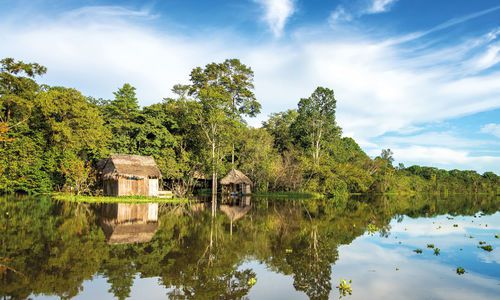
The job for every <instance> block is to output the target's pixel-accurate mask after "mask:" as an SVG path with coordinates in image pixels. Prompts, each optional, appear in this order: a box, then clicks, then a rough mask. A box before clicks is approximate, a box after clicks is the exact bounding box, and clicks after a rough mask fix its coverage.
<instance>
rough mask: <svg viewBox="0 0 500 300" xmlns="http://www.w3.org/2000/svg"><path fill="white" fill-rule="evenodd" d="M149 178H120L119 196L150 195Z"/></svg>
mask: <svg viewBox="0 0 500 300" xmlns="http://www.w3.org/2000/svg"><path fill="white" fill-rule="evenodd" d="M148 195H149V182H148V179H147V178H145V179H128V178H118V196H148Z"/></svg>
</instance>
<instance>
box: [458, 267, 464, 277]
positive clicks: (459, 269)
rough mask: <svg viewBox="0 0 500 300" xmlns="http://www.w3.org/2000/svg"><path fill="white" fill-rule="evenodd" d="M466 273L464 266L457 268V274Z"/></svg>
mask: <svg viewBox="0 0 500 300" xmlns="http://www.w3.org/2000/svg"><path fill="white" fill-rule="evenodd" d="M464 273H465V269H464V268H462V267H458V268H457V274H458V275H463V274H464Z"/></svg>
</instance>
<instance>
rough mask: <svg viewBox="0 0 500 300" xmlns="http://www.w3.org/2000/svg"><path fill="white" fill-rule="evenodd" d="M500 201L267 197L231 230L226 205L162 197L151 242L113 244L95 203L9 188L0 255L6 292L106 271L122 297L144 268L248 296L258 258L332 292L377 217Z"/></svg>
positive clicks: (178, 292)
mask: <svg viewBox="0 0 500 300" xmlns="http://www.w3.org/2000/svg"><path fill="white" fill-rule="evenodd" d="M498 209H499V206H498V201H497V200H496V199H495V198H484V197H473V198H461V197H455V198H450V199H436V198H425V197H386V196H380V197H375V198H373V197H371V198H366V197H365V198H363V197H359V199H356V200H353V199H351V200H350V201H347V202H343V203H339V202H336V201H334V200H309V201H305V202H303V201H298V200H297V201H285V202H278V201H267V200H264V199H261V200H259V201H254V202H253V203H252V208H251V210H249V211H248V212H246V214H245V216H244V217H243V218H240V219H239V220H238V221H237V222H234V223H233V234H232V236H231V226H230V223H231V220H230V218H228V216H227V215H225V214H223V213H218V214H217V215H216V216H215V217H214V218H212V216H211V209H210V207H205V206H203V205H200V204H197V205H196V206H195V207H193V208H192V209H191V208H190V207H188V206H162V207H161V208H160V214H159V222H158V224H159V225H158V230H157V231H156V233H155V234H154V236H153V238H152V239H151V240H150V241H149V242H145V243H138V244H124V245H108V244H107V243H106V239H105V236H104V234H103V232H102V229H101V228H100V227H99V226H97V225H96V224H97V222H96V216H95V215H94V214H95V213H96V212H97V211H96V210H93V209H90V207H89V206H88V205H84V204H63V203H56V202H51V201H50V200H48V199H43V198H38V199H36V200H32V199H23V200H22V201H19V200H15V199H11V198H8V199H7V198H0V232H1V233H2V234H1V235H0V263H1V264H4V265H6V266H8V267H9V268H12V269H15V270H16V271H18V272H19V273H16V272H13V271H11V270H4V271H3V272H2V273H1V274H0V297H6V298H13V299H18V298H19V299H24V298H27V297H29V295H31V294H34V295H40V294H44V295H52V296H58V297H61V298H71V297H73V296H75V295H77V294H78V293H79V292H80V291H81V287H82V282H83V281H84V280H88V279H91V278H92V276H93V275H94V274H96V273H99V274H102V275H103V276H104V277H105V278H106V279H107V281H108V282H109V283H110V285H111V288H110V292H111V293H113V294H114V295H115V296H116V297H117V298H119V299H124V298H126V297H127V296H129V295H130V292H131V286H132V284H133V280H134V278H135V277H136V276H140V277H159V278H161V280H160V282H161V283H162V284H163V285H165V286H166V287H168V288H169V295H168V296H169V297H170V298H172V299H210V298H228V299H241V298H244V297H246V295H247V294H248V292H249V291H250V289H251V288H252V280H251V279H252V278H254V277H255V273H254V272H253V271H252V270H250V269H244V268H242V267H241V266H242V263H243V262H244V261H245V260H247V259H253V260H257V261H261V262H263V263H265V264H266V266H267V267H268V268H269V269H270V270H272V271H274V272H278V273H282V274H287V275H292V276H293V278H294V287H295V288H296V289H297V290H299V291H303V292H304V293H306V295H308V296H309V297H310V298H312V299H324V298H327V297H328V294H329V293H330V291H331V289H332V287H331V276H332V273H331V272H332V265H333V264H334V263H335V261H336V260H337V256H338V252H337V248H338V246H339V245H343V244H349V243H351V242H352V240H354V239H355V238H356V237H358V236H360V235H362V234H363V233H364V232H365V230H366V228H367V227H368V225H369V224H373V225H374V226H376V227H377V228H379V229H380V231H381V233H382V234H388V230H389V229H390V228H389V227H388V224H389V223H390V221H391V219H392V218H393V217H396V218H399V219H400V218H401V216H403V215H409V216H412V217H416V216H435V215H438V214H451V215H457V214H462V215H472V214H475V213H477V212H478V211H483V212H484V213H487V214H488V213H494V212H496V211H498ZM210 245H211V246H210ZM20 274H22V275H20ZM257 280H258V278H257Z"/></svg>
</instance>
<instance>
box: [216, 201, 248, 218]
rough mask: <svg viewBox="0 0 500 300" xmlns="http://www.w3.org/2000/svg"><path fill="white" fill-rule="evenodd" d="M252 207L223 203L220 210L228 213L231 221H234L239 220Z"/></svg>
mask: <svg viewBox="0 0 500 300" xmlns="http://www.w3.org/2000/svg"><path fill="white" fill-rule="evenodd" d="M251 208H252V206H250V205H248V206H230V205H226V204H223V205H221V206H220V211H222V212H223V213H225V214H226V216H228V217H229V220H231V223H232V222H234V221H238V220H239V219H241V218H243V217H244V216H245V215H246V214H247V213H248V212H249V211H250V209H251Z"/></svg>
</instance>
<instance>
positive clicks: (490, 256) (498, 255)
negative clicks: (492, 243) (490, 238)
mask: <svg viewBox="0 0 500 300" xmlns="http://www.w3.org/2000/svg"><path fill="white" fill-rule="evenodd" d="M478 258H479V259H480V260H481V261H482V262H485V263H488V264H490V263H495V264H499V265H500V251H498V249H495V250H493V251H492V252H481V253H479V255H478Z"/></svg>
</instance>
